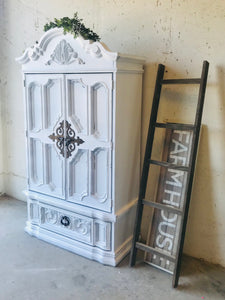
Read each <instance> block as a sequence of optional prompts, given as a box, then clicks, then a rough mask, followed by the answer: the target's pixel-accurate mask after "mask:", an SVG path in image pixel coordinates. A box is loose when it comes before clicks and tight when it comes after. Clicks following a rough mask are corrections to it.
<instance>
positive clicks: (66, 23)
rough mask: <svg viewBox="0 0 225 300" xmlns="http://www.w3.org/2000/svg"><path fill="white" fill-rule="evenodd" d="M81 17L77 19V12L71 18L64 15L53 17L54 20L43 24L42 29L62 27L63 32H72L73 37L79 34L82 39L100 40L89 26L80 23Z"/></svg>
mask: <svg viewBox="0 0 225 300" xmlns="http://www.w3.org/2000/svg"><path fill="white" fill-rule="evenodd" d="M82 21H83V19H79V18H78V15H77V12H76V13H75V14H74V17H73V19H70V18H68V17H64V18H62V19H56V18H55V19H54V22H50V23H47V24H45V26H44V31H48V30H49V29H52V28H56V27H58V28H63V31H64V34H66V33H67V32H69V33H72V34H73V35H74V38H76V37H77V36H79V35H81V36H82V37H83V38H84V39H87V40H92V41H100V37H99V36H98V35H97V34H96V33H95V32H93V31H92V30H91V29H90V28H87V27H85V25H84V24H83V23H82Z"/></svg>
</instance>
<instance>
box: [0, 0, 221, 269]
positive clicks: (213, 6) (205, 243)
mask: <svg viewBox="0 0 225 300" xmlns="http://www.w3.org/2000/svg"><path fill="white" fill-rule="evenodd" d="M0 11H1V15H2V18H1V19H2V21H3V22H2V24H1V27H2V28H1V30H0V36H1V48H2V50H4V53H1V56H0V60H1V66H2V68H1V73H2V74H1V89H2V90H1V116H3V118H1V122H2V123H4V124H3V125H4V126H3V127H1V128H3V130H2V131H0V138H1V134H2V132H4V135H3V137H2V138H1V140H2V141H4V143H1V146H0V158H2V156H4V157H3V158H2V160H1V162H0V177H2V176H1V174H2V172H4V174H5V176H4V178H5V187H3V184H2V181H1V178H0V188H2V190H1V191H3V192H6V193H8V194H10V195H12V196H14V197H17V198H18V199H21V200H23V199H24V196H23V194H22V190H23V189H24V188H25V186H26V180H25V177H26V167H25V138H24V107H23V100H22V81H21V72H20V66H19V65H18V64H16V63H15V61H14V58H15V57H17V56H19V55H20V54H21V53H22V51H23V50H24V49H25V48H26V47H28V46H30V45H33V44H34V42H35V41H36V40H38V39H39V38H40V36H41V35H42V33H43V31H42V29H43V25H44V24H45V23H46V22H48V21H49V20H52V19H53V18H54V17H63V16H70V17H71V16H72V14H73V12H76V11H78V13H79V16H80V17H82V18H83V19H84V20H85V23H86V25H87V26H89V27H91V28H94V30H95V31H96V32H97V33H98V34H99V35H100V36H101V37H102V41H103V42H104V43H105V44H107V45H108V47H109V48H110V49H111V50H113V51H118V52H123V53H129V54H136V55H141V56H145V57H146V68H145V76H144V85H143V86H144V93H143V95H144V100H143V118H142V120H143V124H142V125H143V132H142V134H143V139H142V146H143V149H144V144H145V140H146V134H147V125H148V120H149V113H150V109H151V101H152V95H153V90H154V82H155V76H156V70H157V64H158V63H159V62H160V63H164V64H165V65H166V69H167V71H168V73H167V74H169V77H188V76H190V77H198V76H199V75H200V71H201V65H202V61H203V60H205V59H206V60H208V61H209V62H210V72H209V79H208V86H207V93H206V99H205V108H204V114H203V124H204V126H203V129H202V134H201V142H200V147H199V155H198V162H197V168H196V176H195V183H194V188H193V194H192V202H191V207H190V217H189V222H188V228H187V235H186V241H185V252H186V253H188V254H189V255H192V256H195V257H200V258H204V259H206V260H208V261H212V262H214V263H220V264H222V265H224V266H225V222H224V215H225V201H224V196H223V195H224V186H225V185H224V177H225V163H224V162H225V154H224V153H225V152H224V148H225V126H224V125H225V118H224V117H225V87H224V83H225V60H224V44H225V43H224V42H225V35H224V27H225V3H224V1H223V0H217V1H214V2H212V1H210V0H199V1H196V0H183V1H181V0H180V1H178V0H177V1H176V0H161V1H160V0H155V1H153V0H152V1H149V0H136V1H135V0H133V1H131V0H130V1H127V0H114V1H105V0H85V1H78V0H73V1H69V0H66V1H60V0H54V1H53V0H47V1H46V0H39V1H34V0H29V1H28V0H7V1H6V0H5V1H4V0H1V1H0ZM167 76H168V75H167ZM183 94H184V98H183V99H184V100H183V101H181V98H182V95H183ZM165 95H166V96H167V98H168V99H169V100H168V102H167V103H169V105H167V106H166V114H165V115H164V113H161V118H162V119H164V120H165V119H167V118H168V119H169V120H170V121H173V120H174V121H179V120H185V121H188V119H189V116H190V114H191V113H192V112H193V111H194V103H195V102H194V101H195V95H196V90H195V89H192V88H190V89H188V90H186V89H185V91H184V93H183V91H181V90H180V89H177V90H173V91H172V90H166V91H165ZM180 102H181V103H182V105H183V108H184V110H183V112H182V111H181V110H180V106H179V105H180ZM171 104H175V105H176V110H175V111H174V110H173V109H172V105H171ZM2 109H3V111H2ZM167 114H168V115H167ZM169 115H170V116H172V119H171V118H170V117H169Z"/></svg>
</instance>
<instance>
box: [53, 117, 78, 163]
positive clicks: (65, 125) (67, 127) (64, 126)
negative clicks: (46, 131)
mask: <svg viewBox="0 0 225 300" xmlns="http://www.w3.org/2000/svg"><path fill="white" fill-rule="evenodd" d="M59 125H60V126H59V127H58V128H57V129H56V134H55V133H54V132H53V133H52V134H51V135H49V138H50V139H51V140H53V142H55V141H56V146H57V148H58V149H59V150H60V154H62V156H63V157H65V158H68V157H70V156H71V155H72V154H71V153H72V152H73V151H74V150H75V149H76V146H75V144H77V146H79V145H80V144H83V143H84V141H83V140H82V139H80V138H79V136H78V137H77V138H75V131H74V130H73V129H72V128H71V124H70V123H69V122H68V121H65V120H63V121H62V122H60V123H59Z"/></svg>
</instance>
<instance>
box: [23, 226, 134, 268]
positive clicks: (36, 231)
mask: <svg viewBox="0 0 225 300" xmlns="http://www.w3.org/2000/svg"><path fill="white" fill-rule="evenodd" d="M24 230H25V232H27V233H28V234H30V235H31V236H34V237H37V238H38V239H40V240H43V241H45V242H48V243H50V244H53V245H55V246H58V247H60V248H63V249H65V250H68V251H70V252H73V253H75V254H78V255H81V256H83V257H86V258H88V259H91V260H95V261H97V262H100V263H101V264H104V265H108V266H112V267H115V266H117V265H118V264H119V263H120V262H121V260H122V259H123V258H124V257H125V256H126V255H127V254H128V253H129V252H130V249H131V243H132V236H131V237H130V238H128V239H127V240H126V242H124V244H123V245H122V246H121V247H120V248H119V249H118V250H117V251H116V252H115V253H113V252H112V251H104V250H101V249H99V248H97V247H92V246H89V245H86V244H84V243H81V242H78V241H75V240H73V239H71V238H68V237H66V236H63V235H59V234H57V233H55V232H52V231H49V230H46V229H43V228H40V227H39V226H37V225H34V224H32V223H30V222H29V221H27V222H26V227H25V229H24Z"/></svg>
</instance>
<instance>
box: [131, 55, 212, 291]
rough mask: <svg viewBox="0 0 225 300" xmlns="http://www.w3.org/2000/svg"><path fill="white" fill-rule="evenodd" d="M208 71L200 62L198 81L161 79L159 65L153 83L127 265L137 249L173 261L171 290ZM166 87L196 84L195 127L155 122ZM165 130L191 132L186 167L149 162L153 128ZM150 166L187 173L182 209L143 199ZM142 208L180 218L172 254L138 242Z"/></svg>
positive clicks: (180, 248)
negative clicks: (197, 87) (153, 87)
mask: <svg viewBox="0 0 225 300" xmlns="http://www.w3.org/2000/svg"><path fill="white" fill-rule="evenodd" d="M208 68H209V63H208V62H207V61H204V62H203V67H202V74H201V78H192V79H163V77H164V70H165V66H164V65H162V64H160V65H159V66H158V72H157V78H156V84H155V91H154V97H153V103H152V111H151V117H150V122H149V129H148V136H147V142H146V148H145V156H144V163H143V169H142V176H141V182H140V191H139V199H138V204H137V213H136V221H135V230H134V237H133V244H132V249H131V257H130V266H134V265H135V263H136V255H137V249H140V250H143V251H145V252H147V253H151V254H152V255H154V254H157V255H160V256H161V257H164V258H165V259H167V260H169V261H172V262H173V263H174V270H173V283H172V285H173V287H177V285H178V280H179V275H180V266H181V257H182V252H183V245H184V237H185V231H186V225H187V218H188V209H189V204H190V197H191V190H192V183H193V177H194V169H195V162H196V156H197V149H198V141H199V133H200V128H201V119H202V111H203V104H204V98H205V91H206V83H207V76H208ZM168 84H199V94H198V103H197V109H196V114H195V122H194V124H191V125H189V124H180V123H158V122H157V114H158V107H159V100H160V94H161V89H162V85H168ZM157 127H158V128H166V129H168V128H169V129H172V130H190V131H193V133H192V134H193V136H192V145H191V150H190V159H189V164H188V166H179V165H176V164H173V163H169V162H163V161H156V160H152V159H151V155H152V147H153V140H154V134H155V128H157ZM151 164H155V165H158V166H160V167H164V168H172V169H175V170H182V171H184V172H186V174H187V180H186V189H185V194H184V204H183V208H182V209H181V208H177V207H173V206H171V205H165V204H162V203H157V202H153V201H149V200H146V199H145V193H146V187H147V181H148V174H149V168H150V165H151ZM144 205H147V206H150V207H152V208H157V209H159V210H162V209H163V210H164V211H167V212H170V213H174V214H177V215H180V216H181V223H180V230H179V233H178V242H177V248H176V254H175V255H169V254H167V253H165V252H163V251H161V250H160V249H155V248H153V247H150V246H148V245H146V244H143V243H140V242H139V241H138V240H139V235H140V230H141V222H142V214H143V208H144Z"/></svg>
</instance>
